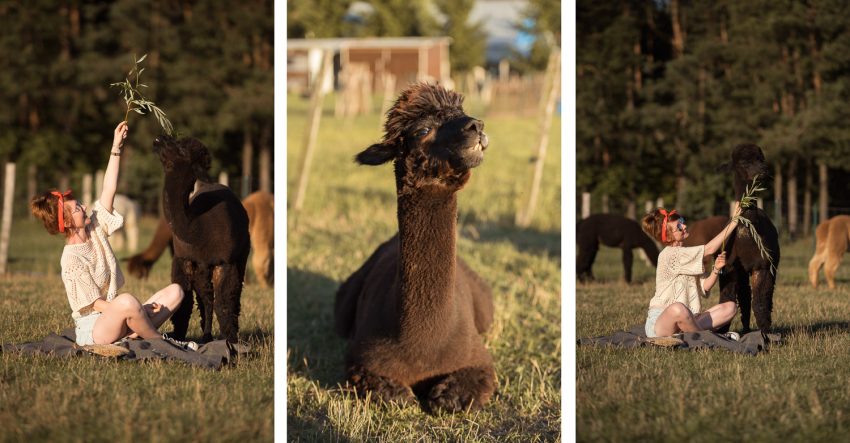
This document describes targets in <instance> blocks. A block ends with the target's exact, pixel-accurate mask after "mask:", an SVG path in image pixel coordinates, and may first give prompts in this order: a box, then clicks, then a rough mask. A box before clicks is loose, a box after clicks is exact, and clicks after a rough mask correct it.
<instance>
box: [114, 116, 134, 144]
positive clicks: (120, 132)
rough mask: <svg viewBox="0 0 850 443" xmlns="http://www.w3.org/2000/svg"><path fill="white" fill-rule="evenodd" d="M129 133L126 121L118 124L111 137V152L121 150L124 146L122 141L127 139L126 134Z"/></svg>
mask: <svg viewBox="0 0 850 443" xmlns="http://www.w3.org/2000/svg"><path fill="white" fill-rule="evenodd" d="M129 131H130V128H129V127H128V126H127V122H126V121H123V122H121V123H118V126H116V127H115V135H114V136H113V137H112V150H113V151H120V150H121V147H122V146H124V140H125V139H126V138H127V133H128V132H129Z"/></svg>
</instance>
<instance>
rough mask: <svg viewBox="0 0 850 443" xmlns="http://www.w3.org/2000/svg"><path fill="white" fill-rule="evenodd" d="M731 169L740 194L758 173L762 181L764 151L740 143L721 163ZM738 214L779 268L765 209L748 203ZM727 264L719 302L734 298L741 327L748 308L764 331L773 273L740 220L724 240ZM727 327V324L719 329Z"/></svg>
mask: <svg viewBox="0 0 850 443" xmlns="http://www.w3.org/2000/svg"><path fill="white" fill-rule="evenodd" d="M721 169H723V170H727V171H732V173H733V182H734V187H735V198H741V195H743V193H744V190H745V187H746V186H747V185H749V184H751V183H752V181H753V178H754V177H755V176H756V175H758V176H759V181H760V182H761V183H765V180H766V178H767V173H768V168H767V163H766V162H765V159H764V154H763V153H762V151H761V148H759V147H758V146H756V145H753V144H741V145H738V146H736V147H735V149H733V150H732V161H731V162H730V163H727V164H724V165H722V166H721ZM741 215H742V216H743V217H744V218H746V219H748V220H749V221H750V222H751V223H752V224H753V226H755V228H756V232H758V234H759V236H761V239H762V243H763V244H764V246H765V247H766V248H767V249H768V251H769V253H768V254H769V256H770V258H771V259H772V260H773V265H774V266H775V267H776V268H779V233H778V232H777V231H776V227H775V226H773V223H772V222H771V221H770V217H768V216H767V213H766V212H764V210H762V209H759V208H757V207H750V208H746V209H744V210H743V212H742V213H741ZM725 251H726V267H725V268H724V273H723V274H722V275H721V276H720V303H723V302H727V301H737V302H738V306H739V308H740V310H741V324H742V325H743V331H744V332H749V331H750V308H751V307H752V310H753V313H754V314H755V317H756V323H757V324H758V327H759V329H761V331H762V332H763V333H767V332H770V328H771V326H772V319H771V313H772V312H773V290H774V287H775V286H776V275H775V274H774V273H773V272H772V271H771V269H770V261H769V260H768V259H766V258H763V257H762V256H761V254H760V251H759V248H758V246H757V245H756V243H755V240H754V239H753V237H752V235H751V234H750V230H749V228H747V227H746V226H744V224H743V223H739V224H738V227H737V229H736V230H735V233H734V234H733V235H731V236H729V239H728V240H727V241H726V249H725ZM728 330H729V326H728V325H727V326H726V327H724V328H723V330H722V331H721V332H726V331H728Z"/></svg>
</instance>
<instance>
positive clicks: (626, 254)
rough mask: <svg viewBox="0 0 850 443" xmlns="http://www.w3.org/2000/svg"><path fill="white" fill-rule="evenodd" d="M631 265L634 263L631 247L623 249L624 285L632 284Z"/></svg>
mask: <svg viewBox="0 0 850 443" xmlns="http://www.w3.org/2000/svg"><path fill="white" fill-rule="evenodd" d="M632 263H634V255H632V247H631V246H628V245H627V246H624V247H623V273H624V274H625V276H626V283H631V282H632Z"/></svg>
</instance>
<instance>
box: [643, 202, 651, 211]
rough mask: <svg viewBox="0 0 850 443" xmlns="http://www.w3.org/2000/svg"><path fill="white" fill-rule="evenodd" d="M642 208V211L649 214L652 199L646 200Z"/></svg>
mask: <svg viewBox="0 0 850 443" xmlns="http://www.w3.org/2000/svg"><path fill="white" fill-rule="evenodd" d="M643 209H644V212H646V213H647V214H649V211H651V210H652V200H647V201H646V203H644V205H643Z"/></svg>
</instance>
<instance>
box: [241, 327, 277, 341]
mask: <svg viewBox="0 0 850 443" xmlns="http://www.w3.org/2000/svg"><path fill="white" fill-rule="evenodd" d="M239 336H240V339H242V340H245V341H248V342H253V343H259V344H265V343H270V342H271V341H272V340H273V339H274V333H273V332H270V331H266V330H263V329H260V328H254V329H248V330H242V331H240V332H239Z"/></svg>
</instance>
